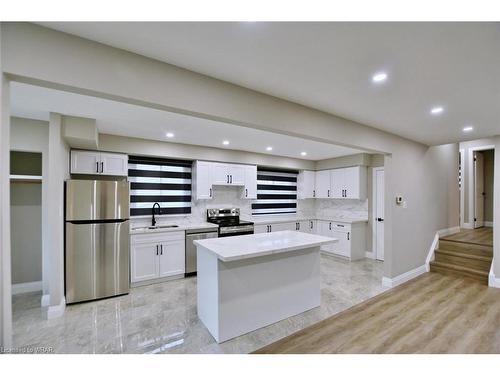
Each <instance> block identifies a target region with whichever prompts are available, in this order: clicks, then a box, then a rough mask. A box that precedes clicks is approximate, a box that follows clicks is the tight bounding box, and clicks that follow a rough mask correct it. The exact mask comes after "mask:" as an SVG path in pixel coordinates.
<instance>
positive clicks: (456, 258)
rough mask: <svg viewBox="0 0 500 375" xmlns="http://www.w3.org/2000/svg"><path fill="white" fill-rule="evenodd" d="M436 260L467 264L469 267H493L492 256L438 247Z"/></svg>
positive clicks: (482, 269) (480, 268) (482, 268)
mask: <svg viewBox="0 0 500 375" xmlns="http://www.w3.org/2000/svg"><path fill="white" fill-rule="evenodd" d="M434 255H435V260H436V262H439V263H447V264H454V265H458V266H465V267H468V268H472V269H476V270H480V271H487V272H489V270H490V268H491V262H492V258H491V257H486V256H482V255H476V254H466V253H461V252H455V251H449V250H442V249H437V250H436V251H435V253H434Z"/></svg>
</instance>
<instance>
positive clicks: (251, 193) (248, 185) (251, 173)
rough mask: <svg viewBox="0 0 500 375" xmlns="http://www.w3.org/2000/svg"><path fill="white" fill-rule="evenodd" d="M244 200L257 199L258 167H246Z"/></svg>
mask: <svg viewBox="0 0 500 375" xmlns="http://www.w3.org/2000/svg"><path fill="white" fill-rule="evenodd" d="M243 198H245V199H257V166H256V165H245V189H244V190H243Z"/></svg>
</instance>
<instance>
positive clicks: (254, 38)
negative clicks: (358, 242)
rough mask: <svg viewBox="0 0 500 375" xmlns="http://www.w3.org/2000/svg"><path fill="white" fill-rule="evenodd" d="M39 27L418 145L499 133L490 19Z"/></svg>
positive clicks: (499, 51)
mask: <svg viewBox="0 0 500 375" xmlns="http://www.w3.org/2000/svg"><path fill="white" fill-rule="evenodd" d="M42 24H43V25H45V26H47V27H51V28H54V29H57V30H61V31H65V32H68V33H72V34H75V35H79V36H82V37H85V38H88V39H92V40H96V41H99V42H102V43H105V44H108V45H112V46H115V47H119V48H123V49H126V50H129V51H133V52H136V53H139V54H142V55H145V56H149V57H152V58H155V59H158V60H162V61H165V62H168V63H171V64H175V65H178V66H181V67H185V68H188V69H191V70H193V71H197V72H200V73H203V74H207V75H209V76H213V77H216V78H219V79H222V80H225V81H229V82H233V83H236V84H239V85H242V86H245V87H248V88H251V89H254V90H257V91H261V92H264V93H268V94H271V95H274V96H277V97H281V98H284V99H288V100H291V101H294V102H297V103H301V104H304V105H307V106H310V107H313V108H317V109H320V110H324V111H326V112H330V113H333V114H337V115H340V116H343V117H346V118H349V119H352V120H355V121H359V122H361V123H364V124H367V125H370V126H373V127H376V128H380V129H383V130H386V131H389V132H392V133H395V134H399V135H401V136H404V137H406V138H410V139H414V140H417V141H420V142H422V143H426V144H440V143H447V142H456V141H460V140H468V139H474V138H479V137H486V136H491V135H497V134H500V130H499V129H500V126H499V124H500V105H499V103H500V26H499V25H500V24H498V23H472V22H469V23H367V22H359V23H332V22H324V23H306V22H304V23H259V22H247V23H244V22H240V23H220V22H211V23H199V22H196V23H185V22H184V23H182V22H180V23H167V22H160V23H140V22H122V23H116V22H103V23H81V22H72V23H61V22H55V23H47V22H46V23H42ZM378 71H386V72H387V73H388V75H389V78H388V80H387V82H386V83H385V84H383V85H374V84H373V83H372V82H371V76H372V74H373V73H375V72H378ZM434 105H441V106H443V107H444V108H445V111H444V113H443V114H442V115H441V116H439V117H433V116H431V115H430V114H429V110H430V108H431V107H432V106H434ZM469 124H471V125H473V126H474V127H475V131H474V132H473V133H469V134H464V133H463V132H462V128H463V127H464V126H465V125H469Z"/></svg>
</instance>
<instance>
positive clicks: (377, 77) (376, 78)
mask: <svg viewBox="0 0 500 375" xmlns="http://www.w3.org/2000/svg"><path fill="white" fill-rule="evenodd" d="M386 79H387V73H384V72H378V73H375V74H374V75H373V76H372V81H373V82H375V83H382V82H384V81H385V80H386Z"/></svg>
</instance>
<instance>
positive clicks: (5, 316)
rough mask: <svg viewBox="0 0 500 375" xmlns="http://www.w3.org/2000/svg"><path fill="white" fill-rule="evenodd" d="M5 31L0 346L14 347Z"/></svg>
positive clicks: (0, 107) (0, 56) (0, 113)
mask: <svg viewBox="0 0 500 375" xmlns="http://www.w3.org/2000/svg"><path fill="white" fill-rule="evenodd" d="M4 60H5V55H4V48H3V30H0V75H1V77H0V78H1V84H0V346H2V347H5V348H9V347H10V346H11V344H12V308H11V304H12V302H11V281H10V280H11V276H10V212H9V207H10V181H9V173H10V172H9V169H10V162H9V159H10V113H9V82H8V80H7V78H6V77H5V75H4V74H2V72H3V66H4Z"/></svg>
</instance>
